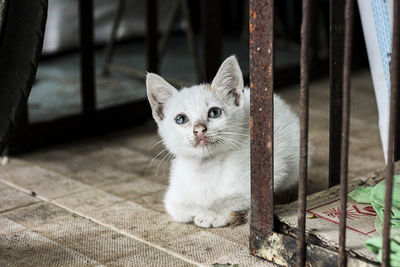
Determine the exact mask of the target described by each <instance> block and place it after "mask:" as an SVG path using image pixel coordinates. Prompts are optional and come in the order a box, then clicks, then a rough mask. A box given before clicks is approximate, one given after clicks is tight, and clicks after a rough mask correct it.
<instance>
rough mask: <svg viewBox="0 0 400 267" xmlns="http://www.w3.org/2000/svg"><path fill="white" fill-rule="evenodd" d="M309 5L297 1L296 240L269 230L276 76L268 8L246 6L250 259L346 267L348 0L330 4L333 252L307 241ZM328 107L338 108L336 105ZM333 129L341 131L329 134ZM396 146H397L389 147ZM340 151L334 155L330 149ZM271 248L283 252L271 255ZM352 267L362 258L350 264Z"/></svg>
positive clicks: (395, 155) (392, 135)
mask: <svg viewBox="0 0 400 267" xmlns="http://www.w3.org/2000/svg"><path fill="white" fill-rule="evenodd" d="M311 4H312V1H311V0H303V7H302V16H303V18H302V25H301V55H300V108H301V111H300V128H301V129H300V176H299V188H298V225H297V227H298V228H297V233H295V235H294V236H289V235H284V234H280V233H278V229H277V227H278V226H277V225H276V224H274V205H273V203H274V202H273V200H274V195H273V178H274V174H273V161H274V160H273V140H274V137H273V124H274V121H273V91H274V84H273V75H274V65H273V62H274V1H273V0H250V26H249V28H250V87H251V115H250V116H251V192H252V195H251V223H250V252H251V253H252V254H253V255H257V256H260V257H263V258H266V259H268V260H269V261H275V262H277V261H276V260H275V259H276V258H277V257H278V256H279V257H280V258H284V260H283V261H284V262H285V264H288V265H291V264H294V263H296V265H297V266H306V265H307V266H308V265H317V266H331V265H333V266H335V265H336V262H339V266H346V265H347V259H348V256H347V255H346V244H345V240H346V205H347V171H348V170H347V165H348V144H349V141H348V140H349V113H350V109H349V107H350V75H351V53H352V33H353V9H354V0H346V1H333V0H331V1H330V29H331V30H330V44H331V45H330V46H331V47H330V74H331V77H330V79H331V111H330V113H331V116H330V125H331V127H330V143H331V145H330V170H329V173H330V175H329V185H330V186H333V185H336V184H338V183H339V179H338V177H340V207H341V208H340V223H339V230H338V235H339V249H338V251H337V252H333V251H330V250H326V249H325V248H323V247H321V246H318V245H316V244H312V243H311V242H309V241H307V242H306V231H305V230H306V228H305V222H306V220H305V219H306V217H305V216H306V192H307V172H308V170H307V166H308V162H307V161H308V109H309V60H308V58H309V50H310V39H311V33H312V27H313V25H311ZM399 4H400V3H398V1H396V0H394V1H393V10H394V11H393V34H392V54H391V58H392V60H391V66H390V68H391V100H390V122H389V123H390V125H389V136H388V155H387V159H388V163H387V166H386V175H385V177H386V194H385V213H384V229H383V258H382V266H390V265H389V251H390V247H389V246H390V244H389V234H390V215H391V214H390V211H391V205H392V189H393V188H392V187H393V172H394V171H393V169H394V160H395V159H397V160H398V159H399V152H400V151H399V149H398V145H399V144H400V142H399V137H400V136H399V134H398V133H399V129H398V128H396V126H397V125H399V121H400V119H399V117H400V116H398V114H399V112H398V108H397V102H398V100H399V95H398V87H399V80H398V79H399V37H400V36H399V34H400V32H399V26H400V14H399V12H400V10H399V8H400V7H399ZM333 103H340V104H339V105H334V104H333ZM334 125H336V126H339V127H333V126H334ZM395 141H396V142H395ZM333 143H336V144H341V145H340V146H337V147H338V148H335V149H333V148H332V144H333ZM271 246H275V247H276V246H280V247H282V248H284V249H285V250H286V251H287V252H286V254H285V255H275V254H273V253H272V252H271V251H272V250H269V248H270V247H271ZM352 260H354V261H355V262H357V261H362V259H352ZM278 263H280V264H282V262H278Z"/></svg>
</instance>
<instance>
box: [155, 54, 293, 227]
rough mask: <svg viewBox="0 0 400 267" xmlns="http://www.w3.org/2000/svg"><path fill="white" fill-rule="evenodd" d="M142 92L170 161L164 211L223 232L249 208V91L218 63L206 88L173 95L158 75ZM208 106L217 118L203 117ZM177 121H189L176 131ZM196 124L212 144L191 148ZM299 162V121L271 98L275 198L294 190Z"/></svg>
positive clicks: (230, 67) (235, 69)
mask: <svg viewBox="0 0 400 267" xmlns="http://www.w3.org/2000/svg"><path fill="white" fill-rule="evenodd" d="M147 92H148V96H149V101H150V104H151V106H152V108H153V115H154V118H155V120H156V121H157V123H158V129H159V134H160V136H161V137H162V140H163V142H164V144H165V146H166V147H167V148H168V150H169V151H170V153H172V154H173V155H174V159H173V160H172V165H171V174H170V185H169V188H168V191H167V193H166V196H165V208H166V210H167V212H168V213H169V214H170V215H171V216H172V217H173V218H174V220H176V221H179V222H186V223H189V222H194V223H195V224H197V225H198V226H201V227H220V226H226V225H228V224H229V223H230V222H231V221H230V220H231V217H230V216H231V212H235V211H246V210H248V209H249V207H250V148H249V147H250V139H249V118H250V114H249V113H250V90H249V89H248V88H243V78H242V73H241V71H240V67H239V64H238V63H237V60H236V58H235V57H234V56H231V57H229V58H228V59H226V60H225V62H224V63H223V64H222V65H221V67H220V70H219V71H218V73H217V75H216V77H215V78H214V81H213V82H212V84H211V86H210V85H197V86H193V87H190V88H183V89H181V90H179V91H178V90H176V89H174V88H173V87H172V86H171V85H169V84H168V83H167V82H166V81H165V80H163V79H162V78H161V77H159V76H158V75H156V74H152V73H149V74H148V75H147ZM235 100H236V101H235ZM212 107H219V108H221V109H222V110H223V112H222V115H221V117H219V118H215V119H211V118H208V111H209V109H210V108H212ZM161 110H162V114H161V113H160V111H161ZM178 114H186V115H187V117H188V118H189V121H188V122H187V123H186V124H182V125H178V124H177V123H176V122H175V117H176V116H177V115H178ZM197 123H203V124H204V125H206V126H207V135H206V136H208V137H209V139H208V140H209V141H210V143H211V144H208V145H206V146H199V145H197V146H194V144H195V139H196V138H195V136H194V133H193V127H194V125H196V124H197ZM213 142H216V143H213ZM298 155H299V120H298V117H297V116H296V115H295V114H294V113H293V112H292V111H291V109H290V107H289V106H288V105H287V104H286V103H284V101H283V100H282V99H281V98H280V97H279V96H276V95H275V97H274V176H275V179H274V188H275V192H276V193H278V194H279V193H280V192H285V191H287V190H288V189H290V188H293V187H295V186H296V184H297V177H298V165H299V156H298Z"/></svg>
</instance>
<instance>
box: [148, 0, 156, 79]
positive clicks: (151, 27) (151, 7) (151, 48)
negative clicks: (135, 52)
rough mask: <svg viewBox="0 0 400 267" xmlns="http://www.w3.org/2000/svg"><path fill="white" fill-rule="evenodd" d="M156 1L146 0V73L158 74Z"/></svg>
mask: <svg viewBox="0 0 400 267" xmlns="http://www.w3.org/2000/svg"><path fill="white" fill-rule="evenodd" d="M157 10H158V9H157V0H146V46H147V47H146V57H147V71H149V72H156V73H157V72H158V65H159V64H158V24H157V23H158V12H157Z"/></svg>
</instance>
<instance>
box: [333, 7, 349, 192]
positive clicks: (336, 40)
mask: <svg viewBox="0 0 400 267" xmlns="http://www.w3.org/2000/svg"><path fill="white" fill-rule="evenodd" d="M344 4H345V2H344V1H330V7H329V9H330V10H329V12H330V18H329V20H330V22H329V24H330V40H329V43H330V48H329V49H330V55H329V64H330V66H329V72H330V74H329V76H330V98H329V99H330V108H329V187H332V186H335V185H338V184H339V183H340V170H341V166H340V154H341V134H342V110H343V101H342V91H343V90H342V86H343V43H344V41H343V40H344V14H343V10H344Z"/></svg>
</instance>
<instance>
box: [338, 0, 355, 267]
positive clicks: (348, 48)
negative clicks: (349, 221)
mask: <svg viewBox="0 0 400 267" xmlns="http://www.w3.org/2000/svg"><path fill="white" fill-rule="evenodd" d="M353 6H354V0H346V3H345V10H344V21H345V29H344V51H343V53H344V55H343V88H342V89H343V93H342V96H343V110H342V133H341V134H342V136H341V153H340V154H341V155H340V165H341V169H340V220H339V264H338V265H339V266H340V267H344V266H347V256H346V215H347V214H346V211H347V174H348V156H349V127H350V84H351V52H352V46H353V40H352V39H353V38H352V37H353V13H354V10H353V9H354V8H353Z"/></svg>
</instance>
